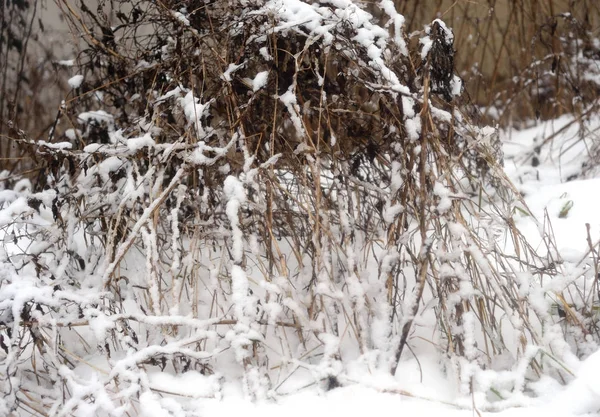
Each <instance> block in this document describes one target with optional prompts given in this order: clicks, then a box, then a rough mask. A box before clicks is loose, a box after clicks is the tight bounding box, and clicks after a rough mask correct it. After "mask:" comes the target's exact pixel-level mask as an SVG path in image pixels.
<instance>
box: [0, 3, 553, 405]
mask: <svg viewBox="0 0 600 417" xmlns="http://www.w3.org/2000/svg"><path fill="white" fill-rule="evenodd" d="M61 4H63V6H64V8H65V13H66V17H67V18H68V19H69V22H70V24H71V25H72V26H73V30H74V31H75V32H76V33H80V34H82V36H83V39H84V40H85V41H86V42H87V44H88V48H86V49H85V50H83V51H82V53H81V54H80V55H79V58H78V59H79V65H80V68H81V72H82V74H83V75H84V79H85V83H84V84H83V85H82V86H81V90H80V91H79V92H78V93H79V94H78V95H77V96H76V97H73V98H71V99H69V100H67V101H66V102H65V105H64V107H63V108H62V109H61V113H60V114H59V117H60V121H61V124H62V125H63V126H64V125H67V126H69V125H70V126H71V128H72V129H73V130H72V131H71V132H69V133H68V136H67V133H66V132H61V131H58V130H57V131H56V132H55V133H53V136H52V139H53V142H58V141H66V140H67V139H68V140H69V142H70V143H71V148H67V147H60V148H57V147H56V146H53V145H52V144H50V145H48V144H40V143H33V142H31V141H30V140H29V139H28V138H27V135H26V134H25V133H23V132H21V137H20V139H19V141H20V142H19V143H21V144H22V145H23V146H31V147H33V148H34V149H35V150H36V151H37V152H39V154H40V155H41V158H43V159H45V160H46V171H45V172H46V176H45V180H44V182H43V183H42V182H37V183H34V184H33V185H32V188H33V190H32V191H38V194H34V195H33V197H32V198H30V199H29V200H27V201H28V204H29V207H30V209H29V211H25V212H24V214H23V213H22V215H25V216H26V217H27V216H33V217H35V216H36V213H38V214H40V213H45V214H46V215H47V216H50V215H51V216H52V218H53V221H54V224H52V225H51V226H48V228H44V227H40V228H34V229H31V230H30V229H27V230H28V233H27V234H18V235H16V237H15V239H16V240H17V242H18V241H19V239H21V240H23V241H29V240H36V241H41V240H48V241H49V242H50V246H48V247H44V250H42V251H40V252H35V253H30V252H31V251H29V250H28V249H26V250H24V251H23V253H22V254H21V255H23V256H25V258H24V259H25V260H24V261H23V262H24V264H25V265H28V266H29V267H28V269H27V271H28V274H30V276H29V275H28V276H29V278H30V279H32V280H33V282H35V283H36V284H35V285H37V286H39V287H40V288H44V289H46V290H47V291H49V292H50V294H51V296H50V298H51V300H52V302H48V300H47V299H39V300H32V301H28V304H26V305H24V306H22V310H21V311H22V312H27V314H26V315H25V316H23V314H25V313H22V317H21V318H20V319H19V318H16V317H8V316H7V319H6V320H5V321H4V323H5V324H4V326H5V327H4V328H5V329H11V332H12V333H11V335H10V336H9V339H10V341H11V344H10V347H9V345H8V344H6V343H5V346H6V349H5V351H6V354H7V355H9V356H10V355H11V354H12V352H14V349H17V347H16V346H19V345H21V346H22V345H23V344H25V345H27V344H29V345H30V346H35V347H36V348H37V351H38V352H39V355H40V357H42V358H43V360H44V363H45V367H44V368H42V367H38V366H37V365H35V364H34V365H33V366H32V367H31V368H27V367H25V366H24V365H22V363H20V364H17V363H16V362H10V361H8V362H6V364H7V365H6V366H7V369H8V368H10V369H11V372H13V373H12V374H11V375H17V374H18V377H19V378H21V380H22V381H25V382H24V383H23V385H22V386H21V387H22V388H21V391H19V392H14V391H13V392H12V394H13V401H12V403H11V404H12V405H14V406H16V405H18V404H24V403H25V401H27V400H26V397H27V398H28V396H30V395H31V394H30V392H33V387H35V386H36V385H37V384H39V385H42V386H44V387H46V388H47V389H49V390H50V389H51V387H52V386H54V391H53V394H52V395H50V396H49V397H50V398H52V401H54V402H53V404H54V406H55V407H56V406H62V405H64V404H62V401H65V400H63V399H66V398H70V395H71V392H70V389H69V386H77V384H83V382H81V381H77V379H76V378H75V376H74V375H73V374H71V373H70V372H71V371H72V370H73V369H75V368H76V367H77V364H80V363H84V361H83V359H82V358H83V356H85V355H89V354H98V353H102V354H103V355H105V356H106V357H107V358H119V357H120V355H121V354H122V353H124V352H128V353H129V356H128V358H126V359H122V360H121V359H119V360H118V362H117V364H116V365H114V368H113V371H112V373H110V374H109V375H108V376H107V377H106V378H105V379H103V387H104V388H103V389H105V390H106V393H107V395H108V396H109V397H111V398H114V399H115V404H118V403H122V404H129V403H130V401H132V398H134V397H135V396H136V395H139V394H140V393H141V392H145V391H152V390H153V388H152V386H151V385H144V384H141V385H140V382H139V381H140V380H143V379H139V378H141V377H140V375H145V372H146V371H147V369H150V368H156V369H160V370H163V371H169V372H176V373H178V372H187V371H190V370H197V371H198V372H201V373H204V374H206V375H210V374H213V373H215V372H218V371H219V369H220V368H219V366H220V363H221V362H224V361H228V360H229V361H230V360H235V361H237V363H238V364H239V366H240V367H241V368H242V369H243V375H244V389H245V390H246V392H247V394H248V395H249V396H250V397H253V398H260V397H266V396H267V395H268V393H269V392H275V393H277V392H281V391H280V390H281V389H282V386H284V384H285V381H286V380H287V379H288V378H289V377H290V376H291V375H293V374H295V373H297V372H299V371H298V369H300V368H305V369H308V370H310V372H311V373H312V375H313V378H314V380H315V381H317V382H322V383H323V384H324V387H325V388H326V387H328V386H332V385H333V386H337V385H338V384H340V383H345V382H347V380H346V379H344V378H345V375H344V372H345V364H347V363H348V362H351V361H352V360H355V359H356V358H357V356H359V355H364V357H369V358H371V359H370V362H369V366H371V367H372V368H373V369H376V368H381V369H386V370H389V371H390V372H391V373H395V371H396V368H397V366H398V363H399V361H400V360H401V359H402V358H403V354H404V352H405V351H406V349H407V347H411V345H413V344H416V343H418V340H420V339H422V338H424V337H428V338H430V340H429V341H430V342H431V343H433V344H435V345H436V346H437V347H438V349H439V350H440V351H441V352H444V353H445V354H446V355H447V357H448V359H449V362H448V363H449V364H450V365H451V366H453V367H454V368H455V370H456V371H457V375H459V380H460V382H461V383H462V387H463V394H465V395H466V394H468V393H469V392H470V391H474V390H477V386H476V384H475V382H474V379H473V378H474V377H473V375H474V374H473V373H471V371H469V369H475V368H472V367H473V366H474V365H473V364H475V366H476V367H480V368H484V367H487V366H489V365H490V364H491V363H492V362H493V360H494V358H495V357H496V356H497V355H499V354H501V353H503V352H506V351H509V352H512V354H514V355H515V356H516V357H517V358H520V359H521V360H523V361H527V362H530V363H529V364H530V365H531V366H530V367H526V368H528V369H531V370H532V372H535V373H537V374H541V373H543V372H544V373H550V374H554V375H558V376H559V377H560V376H563V374H564V371H563V370H562V368H560V367H557V366H555V367H550V369H549V370H548V369H546V368H547V367H548V362H549V361H547V360H544V359H543V358H540V357H535V355H532V354H531V350H530V349H529V348H528V347H529V346H530V345H532V344H533V345H537V346H542V347H544V348H546V351H547V352H549V351H550V350H551V349H552V348H553V347H554V346H555V345H556V344H558V345H560V343H561V341H555V340H553V341H547V340H544V338H543V337H542V334H541V329H542V328H544V327H545V326H552V325H553V318H552V317H551V316H550V314H549V312H548V311H545V310H544V308H542V307H541V305H542V304H540V303H539V302H538V303H536V304H535V305H532V304H531V303H530V299H529V298H528V294H529V292H528V291H529V290H526V289H527V288H529V286H531V288H533V289H539V288H538V287H537V283H536V281H535V280H533V279H532V280H531V281H526V280H525V281H524V280H518V279H517V277H520V276H521V275H522V274H523V273H526V272H527V271H530V270H531V269H532V268H537V269H538V270H539V271H540V274H541V275H553V274H556V273H557V271H556V270H550V269H543V268H544V267H545V265H546V263H545V259H541V258H540V257H539V256H538V255H537V254H536V252H535V250H533V248H531V247H530V246H529V245H528V244H527V242H526V241H525V240H524V238H523V236H522V235H521V234H520V233H519V232H518V230H517V229H516V227H515V225H514V221H513V220H512V213H513V211H514V210H515V209H516V208H518V209H519V210H521V211H526V207H525V206H524V205H523V202H522V201H520V197H519V195H518V194H517V193H516V192H515V191H514V190H513V188H512V186H511V184H510V182H509V181H508V180H507V179H506V178H505V176H504V174H503V173H502V169H501V159H502V158H501V152H500V149H499V146H498V144H499V143H498V137H497V132H496V131H495V130H494V129H489V128H488V129H482V128H478V127H476V126H474V125H472V124H471V123H470V120H469V115H468V112H467V111H464V112H463V111H462V110H463V109H466V108H467V105H468V100H467V99H466V98H464V97H461V96H460V91H459V90H460V89H459V88H456V87H457V86H456V85H455V83H457V82H458V80H457V79H456V78H454V77H453V76H452V75H453V74H452V73H450V74H449V73H448V71H451V70H452V59H451V58H452V57H451V56H449V55H450V54H452V53H453V49H452V43H451V39H452V37H451V35H450V32H449V29H447V28H446V27H445V26H444V25H443V23H442V22H440V21H438V22H434V24H433V25H432V26H431V30H430V32H429V33H428V35H427V37H424V38H423V39H424V40H423V42H422V43H423V45H431V49H430V50H429V51H423V50H419V49H412V50H410V53H409V51H408V50H406V49H405V48H406V45H407V39H406V37H405V36H403V35H402V32H401V28H400V27H398V28H393V27H392V28H390V30H393V29H398V30H399V32H398V33H400V34H401V35H402V36H399V37H396V38H394V37H388V36H387V31H386V30H383V29H381V27H380V26H377V27H374V26H372V23H371V22H370V21H366V20H365V21H363V22H362V23H360V20H358V22H359V23H357V20H353V18H350V17H348V18H339V16H340V14H335V13H330V11H331V10H330V9H327V8H322V9H318V13H320V16H321V17H319V19H322V22H321V23H322V24H330V25H331V27H330V28H329V31H328V32H327V33H328V34H329V35H330V36H331V37H332V38H331V39H329V38H326V37H325V36H324V35H320V34H319V32H316V31H315V29H314V27H311V24H310V23H305V22H301V23H298V22H293V21H290V19H291V18H289V17H286V16H287V15H285V14H284V13H283V12H281V11H278V10H277V9H273V8H268V7H265V4H264V3H262V2H250V3H244V6H243V7H242V5H241V3H240V4H238V3H235V2H234V3H231V2H222V1H216V2H213V3H210V4H206V3H204V2H200V1H198V2H196V1H191V2H188V3H187V5H186V8H185V9H183V10H182V9H180V5H179V4H178V3H175V2H169V1H163V2H159V3H155V2H139V3H135V4H134V5H133V6H132V7H131V8H128V9H125V8H124V9H122V10H119V11H118V12H115V16H116V19H117V24H115V23H114V22H110V21H109V18H108V17H107V15H106V14H105V13H103V12H102V4H101V7H100V8H99V9H98V10H90V9H87V8H85V7H82V8H81V9H75V8H73V7H71V6H70V5H69V4H68V3H67V2H62V3H61ZM338 12H339V13H341V11H338ZM354 12H355V13H358V15H359V16H361V15H360V13H361V12H360V10H359V9H355V11H354ZM388 13H389V11H388ZM376 14H377V15H380V16H385V13H383V11H379V12H378V13H376ZM362 16H364V15H362ZM389 17H392V18H394V16H393V15H390V16H389ZM286 19H287V20H286ZM382 19H383V18H382ZM386 22H387V18H386V19H383V22H382V24H381V26H383V25H384V24H385V23H386ZM291 23H294V24H291ZM313 23H314V21H313ZM398 23H399V20H396V24H398ZM361 25H362V26H361ZM369 25H371V26H369ZM361 29H369V30H372V31H373V32H374V33H378V34H379V35H377V36H378V37H379V39H378V43H372V44H370V45H369V46H365V43H361V42H360V41H358V40H357V39H362V38H357V33H360V30H361ZM384 34H385V35H384ZM423 35H425V34H423ZM429 42H431V43H429ZM375 47H377V48H380V50H381V51H382V54H381V58H382V59H381V61H377V62H375V58H374V55H373V49H372V48H375ZM369 48H371V49H369ZM442 63H444V65H446V67H447V69H448V71H440V65H441V64H442ZM263 72H267V75H266V82H265V83H260V84H261V85H260V86H258V87H257V84H255V82H256V80H257V78H256V75H257V74H259V73H263ZM190 103H191V106H190ZM100 110H102V111H106V112H107V113H106V114H105V113H94V115H93V116H90V113H89V112H90V111H100ZM83 112H87V113H85V116H83V115H82V113H83ZM190 120H191V122H190ZM63 134H64V135H65V136H62V135H63ZM69 138H72V139H69ZM140 138H141V139H140ZM150 138H151V139H152V141H150V140H149V139H150ZM132 139H134V141H132ZM45 189H46V190H47V189H51V190H53V191H52V193H53V194H52V196H51V198H50V197H49V195H50V194H49V193H48V192H47V191H44V190H45ZM40 210H42V211H40ZM44 210H45V211H44ZM20 221H21V220H20V219H18V218H15V219H14V222H13V223H11V224H9V225H6V226H5V228H6V230H7V231H10V230H12V228H13V227H15V225H17V224H19V222H20ZM501 236H505V237H506V238H508V239H510V240H511V241H512V245H511V246H512V247H513V249H507V248H506V247H505V246H503V244H502V240H501V239H500V237H501ZM74 239H75V240H74ZM74 241H77V242H79V244H76V245H75V244H74V243H73V242H74ZM10 250H11V251H14V249H10ZM54 258H56V259H61V261H60V262H59V263H57V262H54V261H53V259H54ZM13 267H14V265H13ZM32 271H34V272H32ZM14 272H15V274H17V275H18V273H19V272H18V270H17V269H15V271H14ZM11 284H12V282H11V281H10V280H8V281H6V282H4V283H3V284H0V285H4V286H8V287H10V285H11ZM1 288H2V287H0V289H1ZM90 289H91V290H92V293H90V291H89V290H90ZM532 291H533V290H532ZM541 293H542V298H543V296H544V295H543V291H542V292H541ZM70 294H75V295H77V297H73V296H71V295H70ZM36 309H38V310H39V311H41V312H43V313H44V314H47V315H50V316H51V318H52V320H48V319H47V317H48V316H46V318H45V317H44V316H41V315H39V314H37V315H36V314H31V312H32V311H34V310H36ZM431 313H433V315H434V317H435V319H434V322H435V323H436V326H435V327H434V331H433V335H434V336H425V335H424V334H423V333H422V332H420V329H419V326H418V323H415V320H416V321H417V322H419V318H420V317H421V316H423V315H427V314H431ZM97 326H103V327H102V329H104V332H101V331H99V330H97V331H96V333H95V334H94V335H93V337H92V336H91V335H90V340H94V342H92V343H91V344H90V345H87V346H84V347H82V348H78V350H77V352H72V351H71V349H70V345H68V346H67V345H66V344H65V343H67V342H65V343H63V344H62V345H60V346H58V345H56V342H55V340H56V338H54V339H53V338H50V337H49V336H48V335H49V334H60V337H61V338H62V339H63V340H64V341H73V340H76V337H77V333H78V332H84V333H85V332H88V330H87V329H88V327H89V328H92V329H98V327H97ZM40 329H42V330H40ZM507 329H509V330H507ZM40 332H45V333H40ZM52 332H55V333H52ZM85 334H88V333H85ZM16 341H19V343H18V344H17V343H15V342H16ZM69 343H71V342H69ZM94 344H95V345H94ZM342 344H344V345H349V346H352V347H353V348H354V349H355V351H356V352H359V353H357V354H356V355H354V356H352V355H348V354H342V349H340V346H341V345H342ZM560 346H562V345H560ZM345 351H346V352H347V351H352V349H350V350H345ZM29 352H30V356H31V355H33V353H31V352H32V351H31V350H30V351H29ZM53 352H58V354H54V353H53ZM37 354H38V353H36V355H37ZM417 354H418V353H417ZM63 365H65V366H66V368H64V367H63V368H61V366H63ZM59 368H61V369H62V371H61V373H56V372H55V371H56V370H57V369H59ZM66 369H69V370H70V371H69V372H67V371H66ZM273 369H276V370H277V371H276V372H274V371H273ZM473 372H474V371H473ZM521 376H522V377H523V378H524V376H523V375H519V377H521ZM57 381H63V382H65V385H62V384H58V385H56V382H57ZM332 381H333V382H332ZM5 386H8V385H6V384H5ZM125 388H126V389H127V392H128V393H130V394H128V395H129V397H123V396H121V397H117V396H115V395H114V393H113V391H122V390H123V389H125ZM522 389H523V387H522V386H520V385H519V383H518V381H515V382H514V386H511V387H510V388H508V392H509V393H510V391H511V390H515V391H516V392H517V393H518V391H519V390H522ZM270 390H272V391H270ZM80 392H81V391H80ZM269 395H270V394H269ZM36 401H39V402H40V403H43V401H44V400H42V399H37V400H36ZM81 401H86V402H88V403H91V404H95V403H94V402H93V401H94V400H93V398H92V396H91V395H90V396H86V397H85V398H82V399H81ZM69 405H70V406H71V405H72V403H69ZM101 406H102V405H98V407H101ZM115 406H116V405H115Z"/></svg>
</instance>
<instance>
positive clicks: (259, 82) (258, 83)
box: [252, 71, 269, 91]
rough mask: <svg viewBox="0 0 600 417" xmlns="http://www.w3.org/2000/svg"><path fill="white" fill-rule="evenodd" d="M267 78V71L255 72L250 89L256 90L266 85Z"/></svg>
mask: <svg viewBox="0 0 600 417" xmlns="http://www.w3.org/2000/svg"><path fill="white" fill-rule="evenodd" d="M268 78H269V71H262V72H259V73H258V74H256V77H254V80H252V91H258V90H260V89H261V88H263V87H264V86H265V85H267V80H268Z"/></svg>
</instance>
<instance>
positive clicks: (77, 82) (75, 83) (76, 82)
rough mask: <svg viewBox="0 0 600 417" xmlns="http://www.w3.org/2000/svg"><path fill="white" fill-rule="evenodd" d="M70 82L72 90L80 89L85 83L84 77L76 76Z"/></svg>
mask: <svg viewBox="0 0 600 417" xmlns="http://www.w3.org/2000/svg"><path fill="white" fill-rule="evenodd" d="M68 82H69V86H70V87H71V88H79V87H80V86H81V83H82V82H83V75H75V76H73V77H71V78H69V81H68Z"/></svg>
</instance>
